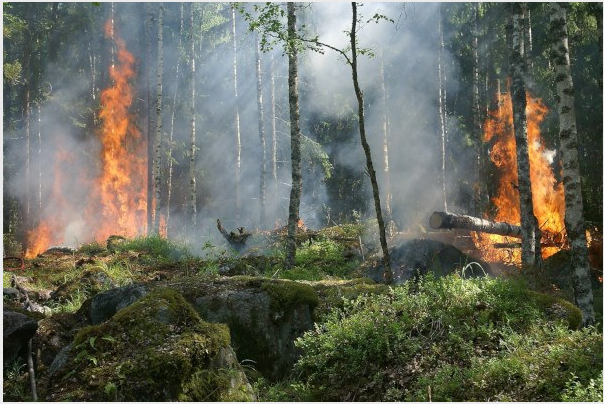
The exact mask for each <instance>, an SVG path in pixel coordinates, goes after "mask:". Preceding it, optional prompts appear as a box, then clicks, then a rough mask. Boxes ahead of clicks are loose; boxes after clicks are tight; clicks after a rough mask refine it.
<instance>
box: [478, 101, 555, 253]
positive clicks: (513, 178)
mask: <svg viewBox="0 0 604 404" xmlns="http://www.w3.org/2000/svg"><path fill="white" fill-rule="evenodd" d="M547 113H548V109H547V107H546V106H545V105H544V104H543V102H542V101H541V100H540V99H538V98H533V97H532V96H531V95H530V94H528V93H527V110H526V116H527V131H528V142H529V160H530V166H531V167H530V176H531V187H532V193H533V211H534V214H535V217H536V218H537V222H538V225H539V228H540V229H541V231H542V233H543V237H544V238H545V239H547V240H549V241H555V242H556V246H547V247H543V248H542V256H543V258H547V257H549V256H551V255H553V254H554V253H556V252H558V251H559V250H560V246H561V245H563V244H564V242H565V240H566V231H565V229H564V210H565V204H564V189H563V187H562V184H558V183H557V182H556V179H555V176H554V173H553V170H552V166H551V161H550V156H551V155H552V153H551V152H549V151H548V150H547V149H546V148H545V146H544V144H543V142H542V141H541V135H540V129H539V128H540V125H541V123H542V122H543V119H544V118H545V116H546V115H547ZM484 141H486V142H489V141H491V142H494V144H493V146H492V150H491V153H490V158H491V161H492V162H493V163H494V164H495V166H496V167H497V169H498V172H499V176H500V177H499V187H498V191H497V195H495V196H494V197H492V198H491V202H492V203H493V205H494V206H495V209H496V212H495V215H494V217H492V219H493V220H495V221H503V222H508V223H511V224H516V225H519V224H520V197H519V194H518V189H517V184H518V170H517V165H516V141H515V138H514V125H513V114H512V101H511V96H510V94H509V92H508V93H507V94H504V95H502V102H501V104H500V107H499V109H497V110H495V111H494V112H493V113H491V114H490V116H489V117H488V118H487V120H486V122H485V131H484ZM473 237H474V241H475V242H476V244H477V246H478V247H479V249H480V251H481V252H482V254H483V259H485V260H487V261H491V262H493V261H499V262H504V263H509V264H519V263H520V249H513V250H511V249H508V250H504V249H496V248H494V247H493V245H494V244H495V243H506V242H511V241H514V242H517V241H518V240H517V239H511V240H508V239H507V238H506V237H504V236H499V235H493V234H473Z"/></svg>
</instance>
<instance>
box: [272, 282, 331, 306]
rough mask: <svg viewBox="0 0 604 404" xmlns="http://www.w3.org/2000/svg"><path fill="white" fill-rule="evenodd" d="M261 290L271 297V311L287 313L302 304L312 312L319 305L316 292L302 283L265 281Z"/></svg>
mask: <svg viewBox="0 0 604 404" xmlns="http://www.w3.org/2000/svg"><path fill="white" fill-rule="evenodd" d="M261 288H262V290H264V291H265V292H266V293H268V294H269V296H270V297H271V309H272V310H273V311H287V310H289V309H291V308H293V307H296V306H298V305H304V304H307V305H309V306H310V309H311V310H313V309H314V308H315V307H317V305H318V304H319V297H318V296H317V292H316V291H315V290H314V289H313V288H312V287H311V286H309V285H306V284H303V283H299V282H293V281H286V280H272V279H266V280H264V281H263V282H262V285H261Z"/></svg>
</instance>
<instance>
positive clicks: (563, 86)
mask: <svg viewBox="0 0 604 404" xmlns="http://www.w3.org/2000/svg"><path fill="white" fill-rule="evenodd" d="M550 7H551V10H552V14H551V32H552V38H553V41H554V43H553V47H552V56H553V63H554V68H555V72H556V76H555V81H556V92H557V98H558V115H559V117H560V154H561V157H562V173H563V179H562V181H563V183H564V202H565V204H566V213H565V216H564V225H565V227H566V233H567V235H568V240H569V242H570V248H571V267H572V271H573V284H574V285H573V286H574V291H575V304H576V305H577V307H579V309H581V312H582V313H583V324H584V325H586V326H587V325H590V324H593V323H594V308H593V292H592V288H591V281H590V276H589V262H588V258H587V254H588V253H587V241H586V239H585V220H584V217H583V198H582V192H581V191H582V189H581V173H580V172H579V153H578V150H577V145H578V141H577V122H576V118H575V97H574V86H573V79H572V76H571V69H570V56H569V46H568V30H567V27H566V7H567V4H566V3H551V5H550Z"/></svg>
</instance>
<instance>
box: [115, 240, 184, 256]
mask: <svg viewBox="0 0 604 404" xmlns="http://www.w3.org/2000/svg"><path fill="white" fill-rule="evenodd" d="M113 248H114V250H115V251H118V252H119V251H137V252H140V253H143V254H145V255H147V256H148V257H151V258H156V259H160V260H165V261H180V260H183V259H186V258H187V257H189V256H190V255H191V253H190V251H189V248H188V247H187V245H186V244H184V243H179V242H176V241H173V240H169V239H166V238H164V237H161V236H159V235H157V234H154V235H150V236H140V237H136V238H133V239H131V240H125V241H123V242H121V243H116V244H115V245H114V247H113Z"/></svg>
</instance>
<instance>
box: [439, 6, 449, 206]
mask: <svg viewBox="0 0 604 404" xmlns="http://www.w3.org/2000/svg"><path fill="white" fill-rule="evenodd" d="M444 48H445V45H444V39H443V27H442V4H440V5H439V6H438V118H439V131H440V148H441V150H440V156H441V161H440V163H441V167H440V186H441V190H442V201H443V207H444V209H445V212H446V211H447V210H448V208H447V123H446V110H445V108H446V103H447V92H446V76H445V69H444V65H443V53H444Z"/></svg>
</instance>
